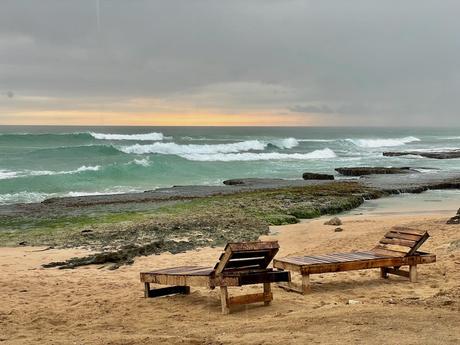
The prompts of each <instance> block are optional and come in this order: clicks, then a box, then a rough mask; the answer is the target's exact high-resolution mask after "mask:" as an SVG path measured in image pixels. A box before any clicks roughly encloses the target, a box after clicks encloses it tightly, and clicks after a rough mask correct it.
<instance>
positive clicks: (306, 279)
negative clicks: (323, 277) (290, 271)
mask: <svg viewBox="0 0 460 345" xmlns="http://www.w3.org/2000/svg"><path fill="white" fill-rule="evenodd" d="M310 291H311V289H310V275H309V274H303V275H302V293H303V294H307V293H309V292H310Z"/></svg>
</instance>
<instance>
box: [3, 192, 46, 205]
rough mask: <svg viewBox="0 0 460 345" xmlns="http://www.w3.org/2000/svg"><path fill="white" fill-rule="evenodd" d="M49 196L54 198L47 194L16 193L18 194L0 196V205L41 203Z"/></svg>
mask: <svg viewBox="0 0 460 345" xmlns="http://www.w3.org/2000/svg"><path fill="white" fill-rule="evenodd" d="M51 196H54V195H53V194H49V193H40V192H25V191H23V192H18V193H7V194H0V204H17V203H31V202H41V201H43V200H45V199H46V198H49V197H51Z"/></svg>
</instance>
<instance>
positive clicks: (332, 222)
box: [324, 217, 342, 226]
mask: <svg viewBox="0 0 460 345" xmlns="http://www.w3.org/2000/svg"><path fill="white" fill-rule="evenodd" d="M324 225H335V226H338V225H342V221H341V220H340V218H339V217H334V218H331V219H329V220H328V221H327V222H325V223H324Z"/></svg>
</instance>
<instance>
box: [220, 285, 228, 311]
mask: <svg viewBox="0 0 460 345" xmlns="http://www.w3.org/2000/svg"><path fill="white" fill-rule="evenodd" d="M220 303H221V305H222V314H224V315H227V314H230V308H229V305H228V290H227V287H226V286H221V287H220Z"/></svg>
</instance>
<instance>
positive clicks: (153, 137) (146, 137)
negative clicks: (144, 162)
mask: <svg viewBox="0 0 460 345" xmlns="http://www.w3.org/2000/svg"><path fill="white" fill-rule="evenodd" d="M89 135H91V136H92V137H93V138H95V139H98V140H137V141H161V140H163V139H165V136H164V135H163V133H158V132H152V133H143V134H110V133H108V134H107V133H95V132H89Z"/></svg>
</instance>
